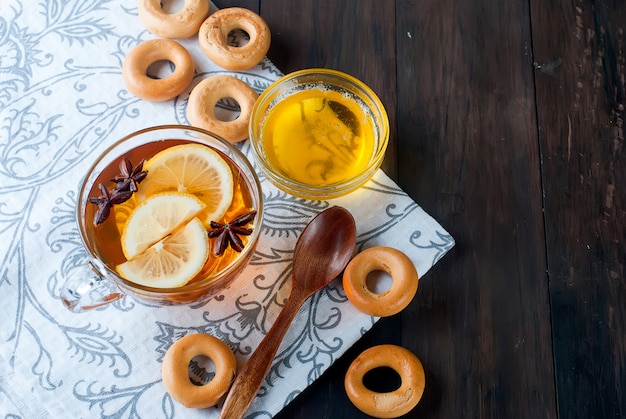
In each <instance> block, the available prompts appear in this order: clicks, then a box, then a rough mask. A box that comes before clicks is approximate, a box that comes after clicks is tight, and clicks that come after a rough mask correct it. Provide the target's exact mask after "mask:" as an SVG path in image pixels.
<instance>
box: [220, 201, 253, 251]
mask: <svg viewBox="0 0 626 419" xmlns="http://www.w3.org/2000/svg"><path fill="white" fill-rule="evenodd" d="M255 215H256V210H254V211H250V212H247V213H245V214H241V215H238V216H237V217H235V218H234V219H233V220H232V221H231V222H229V223H226V224H221V223H218V222H215V221H211V228H212V230H210V231H209V232H208V234H209V237H210V238H216V237H217V240H216V241H215V247H214V248H213V253H214V254H215V256H222V255H223V254H224V252H225V251H226V248H227V247H228V245H230V247H232V248H233V250H235V251H237V252H241V251H242V250H243V248H244V244H243V241H242V240H241V237H239V236H249V235H250V234H252V229H251V228H247V227H244V226H245V225H246V224H248V223H250V222H251V221H252V220H253V219H254V216H255Z"/></svg>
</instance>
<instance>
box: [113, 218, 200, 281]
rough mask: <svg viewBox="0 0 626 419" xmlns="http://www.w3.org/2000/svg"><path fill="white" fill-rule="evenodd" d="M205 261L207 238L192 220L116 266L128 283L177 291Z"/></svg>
mask: <svg viewBox="0 0 626 419" xmlns="http://www.w3.org/2000/svg"><path fill="white" fill-rule="evenodd" d="M208 257H209V237H208V236H207V234H206V230H205V228H204V225H203V224H202V222H201V221H200V220H199V219H197V218H194V219H192V220H191V221H190V222H189V223H187V224H186V225H185V226H184V227H182V228H181V229H180V230H177V231H176V232H174V233H173V234H171V235H169V236H167V237H165V238H164V239H163V240H161V241H159V242H157V243H156V244H154V245H152V246H150V247H149V248H148V249H147V250H145V251H144V252H143V253H141V254H139V255H138V256H137V257H136V258H134V259H132V260H129V261H127V262H124V263H122V264H120V265H118V266H117V271H118V272H119V273H120V275H122V276H123V277H124V278H126V279H127V280H129V281H132V282H135V283H137V284H140V285H145V286H149V287H155V288H177V287H181V286H183V285H185V284H186V283H187V282H189V281H190V280H191V279H193V278H194V277H195V276H196V275H197V274H198V273H199V272H200V271H201V269H202V267H203V266H204V264H205V262H206V260H207V258H208Z"/></svg>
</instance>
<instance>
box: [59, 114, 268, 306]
mask: <svg viewBox="0 0 626 419" xmlns="http://www.w3.org/2000/svg"><path fill="white" fill-rule="evenodd" d="M189 146H191V147H198V146H200V148H202V150H199V151H201V152H202V153H204V151H205V150H204V147H208V148H209V150H211V153H210V154H211V155H213V154H215V153H213V152H216V153H217V155H218V156H219V158H218V162H221V163H220V165H221V167H222V168H224V167H226V166H224V165H223V163H226V164H227V167H228V168H230V171H231V173H232V185H231V184H228V185H230V186H228V187H227V186H225V187H224V190H225V191H229V190H230V189H231V188H232V191H231V192H232V199H231V200H230V201H228V202H227V203H229V205H228V207H227V208H226V207H224V208H226V209H225V212H224V211H222V212H221V213H220V214H221V215H220V216H219V217H220V218H219V219H210V220H209V219H208V218H210V215H207V217H208V218H207V219H203V216H202V214H203V213H202V212H200V213H197V211H196V212H190V214H192V215H190V216H189V217H187V219H182V221H178V224H173V225H172V227H171V228H170V230H171V231H170V230H164V232H163V237H159V236H155V237H156V239H152V242H150V241H147V242H146V244H145V245H144V248H143V250H141V251H138V252H134V253H136V254H133V255H132V256H130V258H128V254H129V253H130V251H129V250H127V249H128V248H129V247H130V245H127V243H131V244H132V243H134V242H132V240H131V239H130V238H129V237H131V238H132V237H134V236H133V235H132V234H131V233H130V232H128V231H126V230H131V229H133V228H135V227H137V225H139V224H140V223H139V224H138V223H134V226H133V228H131V227H129V225H130V224H131V222H130V219H131V218H133V215H134V214H135V212H137V213H138V212H139V211H138V210H137V209H138V208H140V207H142V206H143V207H146V206H147V204H146V201H148V200H152V201H156V200H157V199H154V198H158V196H161V195H167V197H166V198H167V199H165V201H167V202H169V201H170V200H172V199H173V200H174V202H179V201H180V200H181V199H182V200H183V201H184V202H187V201H192V202H196V201H198V202H200V204H198V205H204V203H203V202H202V200H203V199H204V200H205V201H206V200H207V199H209V198H207V196H209V194H208V193H207V194H204V192H203V191H202V190H201V191H198V190H191V189H192V188H189V190H186V189H185V188H184V187H183V186H181V185H179V186H178V189H176V188H174V190H173V191H169V190H168V191H161V190H159V189H154V188H155V186H154V185H156V184H158V183H159V182H156V181H153V182H151V183H150V182H149V181H148V179H150V176H151V170H150V167H152V168H154V173H158V167H159V164H161V166H163V163H156V162H154V160H158V161H159V162H162V161H164V160H163V159H161V158H156V157H155V158H154V159H152V162H154V163H153V164H152V166H150V163H151V158H153V157H154V156H156V155H159V156H161V155H164V151H167V152H168V153H169V154H170V155H171V154H173V153H171V150H173V149H174V148H177V147H183V148H184V147H189ZM187 150H189V148H187ZM195 151H196V149H192V151H191V152H188V154H189V155H190V156H195V155H196V153H195ZM202 153H199V154H202ZM179 154H180V153H179ZM165 155H167V154H165ZM194 158H195V157H194ZM220 158H221V159H220ZM143 161H147V163H146V165H147V166H146V167H145V168H146V169H147V170H142V168H143V167H142V164H143ZM165 161H167V159H166V160H165ZM194 161H195V160H194ZM188 164H189V165H191V164H192V163H188ZM161 168H162V167H161ZM168 168H169V167H168ZM146 171H147V174H146V173H141V172H146ZM120 172H122V173H120ZM161 172H162V171H161ZM154 173H153V174H152V176H157V175H156V174H154ZM229 179H230V178H229ZM151 180H153V179H151ZM181 182H182V181H181ZM147 185H152V186H147ZM144 186H145V188H144V189H142V187H144ZM159 187H161V188H163V187H162V186H159ZM179 195H184V196H183V197H182V198H181V197H180V196H179ZM189 195H191V197H190V196H189ZM226 195H228V194H226ZM170 196H173V198H170ZM183 198H184V199H183ZM107 201H109V202H107ZM151 204H154V205H157V204H159V205H161V207H158V206H156V208H169V207H165V206H163V204H160V203H155V202H152V203H151ZM209 204H210V203H209ZM154 205H152V206H154ZM206 206H207V207H209V206H210V205H208V204H207V205H206ZM194 208H195V207H194ZM202 208H204V207H202ZM194 211H195V210H194ZM76 214H77V222H78V229H79V232H80V236H81V239H82V241H83V244H84V246H85V249H86V250H87V252H88V255H89V259H90V260H89V263H88V264H87V266H86V267H81V268H79V269H76V270H75V271H74V272H72V273H71V274H70V276H69V277H68V278H67V280H66V282H65V284H64V285H63V287H62V289H61V300H62V302H63V304H64V305H65V306H66V307H67V308H68V309H69V310H71V311H74V312H81V311H86V310H90V309H93V308H96V307H100V306H103V305H105V304H108V303H111V302H113V301H116V300H118V299H119V298H122V297H123V296H124V295H130V296H132V297H133V298H137V299H140V300H143V301H145V302H147V303H149V304H155V305H173V304H185V303H191V302H198V301H202V300H204V299H207V298H209V297H210V296H211V295H213V294H214V293H215V292H216V291H218V290H220V289H222V288H223V287H225V286H226V285H227V284H228V283H230V281H232V280H233V279H234V278H236V277H237V276H238V274H240V273H241V271H242V270H243V269H244V268H245V266H246V265H247V263H248V261H249V260H250V258H251V256H252V254H253V253H254V249H255V247H256V243H257V241H258V238H259V234H260V231H261V223H262V219H263V195H262V192H261V185H260V183H259V179H258V177H257V175H256V173H255V171H254V169H253V168H252V165H251V164H250V162H249V161H248V159H247V158H246V156H245V155H244V154H243V153H242V152H241V151H240V150H239V149H238V148H237V147H236V146H235V145H233V144H231V143H229V142H227V141H225V140H223V139H221V138H220V137H218V136H216V135H214V134H211V133H210V132H207V131H204V130H201V129H197V128H194V127H188V126H179V125H168V126H157V127H151V128H147V129H143V130H140V131H137V132H135V133H132V134H130V135H128V136H126V137H124V138H122V139H121V140H119V141H118V142H116V143H115V144H113V145H112V146H110V147H109V148H108V149H107V150H105V151H104V152H103V153H102V154H101V155H100V156H99V157H98V158H97V159H96V161H95V162H94V163H93V164H92V166H91V167H90V169H89V170H88V172H87V175H86V176H85V178H84V179H83V181H82V184H81V186H80V191H79V196H78V201H77V207H76ZM194 214H195V215H194ZM173 215H176V216H177V217H178V216H179V214H178V212H175V213H174V214H173ZM216 217H217V216H216ZM135 218H136V219H137V218H139V217H138V216H135ZM190 220H191V221H190ZM234 220H235V221H234ZM236 220H239V221H238V222H237V221H236ZM233 223H236V224H237V226H238V227H239V228H238V229H236V230H237V232H238V233H236V236H237V237H235V239H236V241H237V243H232V241H231V242H229V237H227V236H228V234H230V233H229V232H228V231H226V230H229V229H228V228H226V229H225V228H224V225H227V224H233ZM190 224H194V228H195V229H194V230H193V231H195V232H196V233H195V235H192V236H193V237H196V238H198V237H203V238H204V239H205V240H206V242H207V249H206V250H203V251H204V253H202V252H198V251H197V248H198V246H197V245H193V246H192V245H189V246H188V248H189V249H191V250H193V252H192V254H193V255H196V254H200V253H201V254H206V259H203V264H202V262H199V261H198V257H199V256H189V255H187V254H184V255H180V257H179V258H178V259H177V260H184V262H180V263H179V265H181V266H184V264H185V263H187V262H189V263H192V262H191V260H193V261H194V262H193V263H196V264H198V266H201V267H200V268H198V269H199V270H196V271H193V270H192V271H190V272H194V273H193V274H192V276H191V277H190V278H189V279H188V280H186V281H185V282H184V283H182V284H180V285H178V284H177V285H176V286H163V285H162V283H158V282H154V283H153V282H151V281H152V278H147V277H148V276H150V275H152V274H153V273H154V271H156V269H152V267H151V266H150V265H144V264H143V263H144V262H143V261H144V260H151V259H150V257H148V256H147V252H152V254H151V255H152V256H151V257H153V256H154V254H157V253H158V252H162V251H163V249H168V247H167V246H168V243H169V242H168V240H170V241H171V240H174V239H176V238H177V237H178V236H180V235H182V237H186V236H185V235H184V234H186V233H180V234H179V232H181V231H183V230H185V231H187V230H188V229H187V227H188V225H190ZM198 226H199V227H198ZM200 228H205V229H206V231H205V230H202V232H203V233H204V232H206V237H204V236H201V235H199V233H197V232H198V229H200ZM189 229H191V227H189ZM135 230H136V229H134V230H133V231H135ZM138 231H140V232H141V230H138ZM189 231H190V230H189ZM148 233H150V234H153V230H151V231H147V232H146V234H148ZM138 234H139V233H138ZM154 234H156V233H154ZM177 234H178V236H177ZM187 236H189V234H187ZM231 236H232V235H231ZM172 237H173V238H174V239H172ZM139 239H142V236H141V234H139ZM146 240H148V239H147V238H146ZM174 241H176V240H174ZM146 246H147V248H146ZM171 247H172V248H174V246H173V245H172V246H171ZM203 249H204V248H203ZM176 252H178V250H177V251H176ZM218 253H219V254H218ZM176 255H177V257H178V256H179V255H178V253H176ZM142 258H143V259H142ZM129 261H130V262H129ZM146 263H147V262H146ZM122 265H124V266H129V265H130V266H132V267H133V268H132V269H129V268H125V269H122V267H124V266H122ZM161 265H163V264H161ZM145 266H150V269H147V268H145ZM142 269H144V270H143V271H142ZM172 269H173V268H172ZM181 269H182V268H181ZM128 272H132V275H131V274H130V273H128ZM176 272H178V271H176ZM176 272H175V273H174V274H176ZM185 272H186V271H185ZM143 273H145V274H146V275H145V276H146V277H144V275H143ZM166 274H167V275H170V274H171V273H170V272H167V273H166ZM137 275H139V277H137ZM164 275H165V274H164ZM168 278H169V277H168ZM166 283H167V282H166ZM153 284H156V285H153Z"/></svg>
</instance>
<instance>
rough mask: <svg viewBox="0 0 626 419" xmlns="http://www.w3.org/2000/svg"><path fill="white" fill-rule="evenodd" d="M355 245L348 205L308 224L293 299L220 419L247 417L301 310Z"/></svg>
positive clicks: (297, 254)
mask: <svg viewBox="0 0 626 419" xmlns="http://www.w3.org/2000/svg"><path fill="white" fill-rule="evenodd" d="M355 246H356V224H355V222H354V218H353V217H352V214H350V212H349V211H348V210H346V209H345V208H342V207H337V206H335V207H331V208H328V209H326V210H324V211H322V212H320V213H319V214H318V215H316V216H315V217H314V218H313V219H312V220H311V221H310V222H309V224H308V225H307V226H306V227H305V229H304V230H303V231H302V234H301V235H300V238H299V239H298V241H297V243H296V247H295V249H294V252H293V268H292V280H293V282H292V288H291V293H290V294H289V298H288V299H287V301H286V302H285V306H284V307H283V309H282V310H281V312H280V313H279V314H278V317H277V318H276V321H275V322H274V324H273V325H272V328H271V329H270V330H269V332H268V333H267V335H265V337H264V338H263V340H262V341H261V343H260V344H259V346H258V347H257V349H256V350H255V351H254V353H253V354H252V356H251V357H250V359H248V361H247V362H246V363H245V364H244V366H243V367H242V369H241V371H240V372H239V374H238V375H237V378H236V379H235V381H234V383H233V385H232V387H231V389H230V392H229V393H228V396H227V397H226V401H225V402H224V406H223V407H222V412H221V414H220V418H229V419H230V418H240V417H243V415H244V413H245V412H246V411H247V410H248V408H249V407H250V404H251V403H252V400H253V399H254V396H255V395H256V394H257V392H258V390H259V388H260V387H261V383H262V382H263V379H264V378H265V376H266V375H267V372H268V371H269V369H270V367H271V365H272V361H273V360H274V356H275V355H276V352H277V350H278V347H279V346H280V343H281V342H282V340H283V337H284V336H285V333H286V332H287V330H288V329H289V325H290V324H291V322H292V321H293V318H294V317H295V316H296V314H297V313H298V310H299V309H300V307H301V306H302V304H303V303H304V302H305V301H306V299H307V298H309V297H310V296H311V295H312V294H313V293H315V292H316V291H318V290H319V289H321V288H323V287H325V286H326V285H328V284H329V283H330V282H331V281H332V280H334V279H335V278H336V277H337V276H339V274H340V273H341V271H343V269H344V268H345V267H346V265H347V264H348V262H349V261H350V259H351V258H352V255H353V254H354V248H355Z"/></svg>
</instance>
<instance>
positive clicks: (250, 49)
mask: <svg viewBox="0 0 626 419" xmlns="http://www.w3.org/2000/svg"><path fill="white" fill-rule="evenodd" d="M235 29H241V30H243V31H244V32H246V33H247V34H248V35H250V41H249V42H248V43H247V44H245V45H242V46H232V45H228V34H229V33H230V32H232V31H234V30H235ZM198 41H199V43H200V48H202V51H204V53H205V54H206V55H207V57H209V58H210V59H211V60H212V61H213V62H214V63H215V64H217V65H219V66H220V67H222V68H225V69H227V70H233V71H241V70H248V69H250V68H252V67H254V66H255V65H257V64H258V63H260V62H261V60H262V59H263V57H265V54H267V51H268V50H269V48H270V42H271V33H270V28H269V27H268V26H267V23H265V21H264V20H263V18H261V16H259V15H257V14H256V13H254V12H253V11H251V10H248V9H244V8H241V7H228V8H226V9H220V10H218V11H216V12H215V13H213V14H212V15H210V16H209V17H208V18H207V19H206V20H205V21H204V23H203V24H202V25H201V26H200V29H199V31H198Z"/></svg>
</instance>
